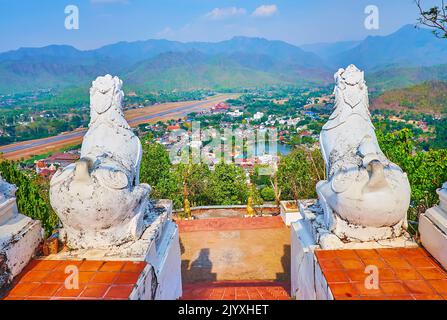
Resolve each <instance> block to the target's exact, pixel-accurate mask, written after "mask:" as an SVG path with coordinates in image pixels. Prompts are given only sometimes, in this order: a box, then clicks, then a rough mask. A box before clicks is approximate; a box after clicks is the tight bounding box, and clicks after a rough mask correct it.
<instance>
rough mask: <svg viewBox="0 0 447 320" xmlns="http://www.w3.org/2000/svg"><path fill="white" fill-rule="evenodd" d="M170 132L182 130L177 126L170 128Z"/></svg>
mask: <svg viewBox="0 0 447 320" xmlns="http://www.w3.org/2000/svg"><path fill="white" fill-rule="evenodd" d="M167 129H168V131H175V130H179V129H180V126H178V125H175V126H168V128H167Z"/></svg>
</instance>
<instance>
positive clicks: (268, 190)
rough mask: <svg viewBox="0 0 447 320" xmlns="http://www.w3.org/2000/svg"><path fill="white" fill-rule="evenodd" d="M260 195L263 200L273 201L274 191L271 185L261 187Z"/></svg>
mask: <svg viewBox="0 0 447 320" xmlns="http://www.w3.org/2000/svg"><path fill="white" fill-rule="evenodd" d="M261 197H262V199H264V200H265V201H275V191H274V190H273V188H272V187H264V188H262V189H261Z"/></svg>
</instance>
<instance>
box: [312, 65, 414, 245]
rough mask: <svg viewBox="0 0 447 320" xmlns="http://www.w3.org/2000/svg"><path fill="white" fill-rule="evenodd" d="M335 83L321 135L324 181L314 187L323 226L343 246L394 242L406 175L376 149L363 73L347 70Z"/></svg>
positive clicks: (402, 218) (405, 202) (401, 223)
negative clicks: (332, 102)
mask: <svg viewBox="0 0 447 320" xmlns="http://www.w3.org/2000/svg"><path fill="white" fill-rule="evenodd" d="M335 82H336V86H335V108H334V109H335V110H334V112H333V113H332V115H331V116H330V118H329V120H328V122H327V123H326V124H325V126H324V127H323V129H322V132H321V136H320V145H321V151H322V154H323V158H324V161H325V163H326V172H327V177H328V178H327V179H328V180H327V181H320V182H319V183H318V184H317V193H318V197H319V200H320V204H321V205H322V207H323V210H324V220H325V224H326V227H327V228H328V229H329V230H330V231H332V232H333V233H335V234H336V235H337V236H338V237H339V238H340V239H342V240H348V241H349V240H353V241H374V240H382V239H392V238H394V237H398V236H400V235H401V234H402V233H403V230H404V228H405V227H406V223H407V210H408V207H409V204H410V193H411V190H410V185H409V182H408V179H407V176H406V174H405V173H403V172H402V170H401V169H400V168H399V167H398V166H397V165H395V164H394V163H392V162H390V161H389V160H388V159H387V158H386V157H385V155H384V154H383V152H382V151H381V150H380V147H379V144H378V142H377V137H376V135H375V132H374V126H373V124H372V122H371V116H370V113H369V109H368V108H369V101H368V88H367V86H366V83H365V80H364V73H363V72H361V71H360V70H358V69H357V68H356V67H355V66H354V65H350V66H348V67H347V68H346V69H340V70H339V71H338V72H337V73H336V74H335Z"/></svg>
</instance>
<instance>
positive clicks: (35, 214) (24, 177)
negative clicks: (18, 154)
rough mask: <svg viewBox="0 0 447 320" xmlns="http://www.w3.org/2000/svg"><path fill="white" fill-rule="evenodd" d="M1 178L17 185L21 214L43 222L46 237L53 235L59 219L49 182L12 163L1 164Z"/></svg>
mask: <svg viewBox="0 0 447 320" xmlns="http://www.w3.org/2000/svg"><path fill="white" fill-rule="evenodd" d="M0 173H1V176H2V177H3V178H4V179H5V180H6V181H7V182H9V183H11V184H14V185H16V187H17V192H16V197H17V208H18V210H19V212H20V213H22V214H24V215H26V216H28V217H30V218H33V219H36V220H40V221H41V222H42V226H43V228H44V230H45V234H46V236H49V235H51V234H52V232H53V231H54V229H55V228H56V227H57V225H58V223H59V219H58V217H57V215H56V213H55V212H54V210H53V208H52V207H51V205H50V201H49V196H48V194H49V193H48V188H49V186H48V182H47V181H43V180H40V179H39V178H38V177H37V176H36V175H34V174H33V173H31V172H25V171H23V170H20V169H19V168H18V167H17V164H16V163H14V162H11V161H6V160H3V161H2V162H1V163H0Z"/></svg>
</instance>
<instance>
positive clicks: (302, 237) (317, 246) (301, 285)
mask: <svg viewBox="0 0 447 320" xmlns="http://www.w3.org/2000/svg"><path fill="white" fill-rule="evenodd" d="M300 214H301V216H302V219H301V220H298V221H297V222H294V223H292V227H291V277H292V279H291V290H292V292H291V296H292V297H294V298H296V299H297V300H333V296H332V293H331V290H330V289H329V286H328V283H327V281H326V279H325V277H324V275H323V272H322V270H321V267H320V265H319V263H318V261H317V259H316V256H315V251H316V250H351V249H382V248H417V244H416V242H414V240H412V238H411V237H410V236H409V235H408V234H404V235H402V236H401V237H398V238H394V239H390V240H382V241H370V242H360V241H359V242H352V241H346V242H343V241H342V240H341V239H339V238H338V237H337V236H336V235H334V234H333V233H331V232H330V231H329V230H327V229H325V227H324V212H323V209H322V208H321V206H320V205H319V203H318V201H317V200H307V201H301V202H300Z"/></svg>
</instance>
